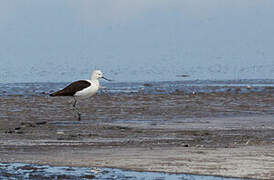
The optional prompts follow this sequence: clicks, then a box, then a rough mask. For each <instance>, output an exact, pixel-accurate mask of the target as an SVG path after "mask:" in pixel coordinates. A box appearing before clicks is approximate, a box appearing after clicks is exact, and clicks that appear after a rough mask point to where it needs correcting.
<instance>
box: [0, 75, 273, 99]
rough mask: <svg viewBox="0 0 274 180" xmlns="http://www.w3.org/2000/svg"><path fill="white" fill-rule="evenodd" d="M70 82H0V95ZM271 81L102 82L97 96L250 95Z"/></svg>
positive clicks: (38, 91) (29, 93) (29, 92)
mask: <svg viewBox="0 0 274 180" xmlns="http://www.w3.org/2000/svg"><path fill="white" fill-rule="evenodd" d="M68 84H69V83H0V96H8V95H23V96H32V95H38V96H46V95H48V94H49V93H51V92H54V91H56V90H59V89H62V88H63V87H65V86H66V85H68ZM273 88H274V80H259V79H258V80H238V81H209V80H196V81H165V82H146V83H136V82H135V83H134V82H128V83H126V82H125V83H104V82H103V83H102V88H101V90H100V92H99V93H143V94H171V93H177V92H181V93H186V94H190V93H212V92H230V93H236V92H237V93H249V92H263V91H271V90H272V91H273Z"/></svg>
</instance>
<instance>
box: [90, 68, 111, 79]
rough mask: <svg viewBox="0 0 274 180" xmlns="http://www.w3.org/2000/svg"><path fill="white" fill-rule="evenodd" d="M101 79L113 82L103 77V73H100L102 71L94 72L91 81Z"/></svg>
mask: <svg viewBox="0 0 274 180" xmlns="http://www.w3.org/2000/svg"><path fill="white" fill-rule="evenodd" d="M100 78H103V79H105V80H107V81H111V80H110V79H107V78H105V77H104V76H103V73H102V72H101V71H100V70H95V71H93V72H92V74H91V80H95V79H100Z"/></svg>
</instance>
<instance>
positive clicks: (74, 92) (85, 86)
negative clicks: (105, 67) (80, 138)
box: [50, 70, 112, 121]
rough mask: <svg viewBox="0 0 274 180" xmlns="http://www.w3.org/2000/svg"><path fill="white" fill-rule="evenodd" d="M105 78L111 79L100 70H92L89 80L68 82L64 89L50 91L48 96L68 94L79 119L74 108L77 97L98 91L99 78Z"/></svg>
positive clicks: (91, 94)
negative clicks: (72, 99) (71, 98)
mask: <svg viewBox="0 0 274 180" xmlns="http://www.w3.org/2000/svg"><path fill="white" fill-rule="evenodd" d="M100 78H102V79H105V80H107V81H112V80H110V79H107V78H105V77H104V76H103V73H102V72H101V71H100V70H94V71H93V72H92V73H91V77H90V80H79V81H75V82H72V83H70V84H69V85H68V86H66V87H65V88H64V89H61V90H59V91H57V92H54V93H51V94H50V96H52V97H54V96H70V97H73V98H74V103H73V108H74V110H75V111H76V112H77V115H78V120H79V121H80V120H81V113H80V112H79V110H78V109H77V108H76V103H77V100H78V99H85V98H89V97H91V96H93V95H94V94H96V92H97V91H98V89H99V87H100V84H99V79H100Z"/></svg>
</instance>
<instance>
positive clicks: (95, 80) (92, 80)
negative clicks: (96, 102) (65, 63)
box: [91, 79, 100, 86]
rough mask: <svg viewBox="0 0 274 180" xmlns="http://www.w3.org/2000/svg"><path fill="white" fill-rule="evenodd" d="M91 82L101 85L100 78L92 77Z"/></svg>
mask: <svg viewBox="0 0 274 180" xmlns="http://www.w3.org/2000/svg"><path fill="white" fill-rule="evenodd" d="M91 82H92V83H94V84H96V85H97V86H99V85H100V84H99V80H98V79H91Z"/></svg>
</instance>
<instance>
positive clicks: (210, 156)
mask: <svg viewBox="0 0 274 180" xmlns="http://www.w3.org/2000/svg"><path fill="white" fill-rule="evenodd" d="M72 102H73V101H72V99H70V98H67V97H58V98H52V97H49V96H48V95H47V94H43V93H42V94H41V95H33V96H23V95H7V96H1V98H0V106H1V108H0V114H1V118H0V134H1V139H0V151H1V155H0V161H1V162H9V163H10V162H22V163H31V164H48V165H54V166H79V167H111V168H121V169H126V170H135V171H152V172H167V173H187V174H199V175H217V176H224V177H239V178H255V179H273V178H274V168H273V167H274V123H273V121H274V119H273V114H274V97H273V89H272V88H268V89H267V91H264V92H253V91H251V92H248V93H237V91H235V93H231V92H230V91H228V92H211V93H184V92H182V91H174V92H172V93H160V94H153V93H147V94H146V93H114V94H109V93H100V94H98V95H96V96H94V97H92V98H91V99H86V100H82V101H80V102H79V104H78V107H79V110H80V111H81V113H82V120H81V121H78V120H77V118H76V114H75V112H74V111H73V109H72Z"/></svg>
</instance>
